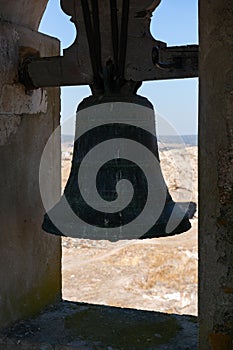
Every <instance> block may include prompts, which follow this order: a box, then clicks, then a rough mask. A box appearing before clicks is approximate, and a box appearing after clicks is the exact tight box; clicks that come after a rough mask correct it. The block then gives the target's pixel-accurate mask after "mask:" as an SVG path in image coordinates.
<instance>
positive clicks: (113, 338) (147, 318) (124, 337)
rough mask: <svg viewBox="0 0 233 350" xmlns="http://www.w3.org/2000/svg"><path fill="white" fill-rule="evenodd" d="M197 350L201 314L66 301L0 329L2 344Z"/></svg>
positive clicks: (59, 349) (34, 348)
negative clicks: (194, 314)
mask: <svg viewBox="0 0 233 350" xmlns="http://www.w3.org/2000/svg"><path fill="white" fill-rule="evenodd" d="M16 347H17V349H19V350H20V349H22V350H29V349H30V350H74V349H78V350H84V349H88V350H92V349H93V350H94V349H97V350H99V349H106V350H134V349H135V350H139V349H140V350H149V349H150V350H152V349H153V350H154V349H157V350H165V349H166V350H194V349H195V350H196V349H197V318H196V317H194V316H189V315H175V314H165V313H159V312H152V311H142V310H135V309H122V308H117V307H110V306H102V305H90V304H84V303H77V302H69V301H62V302H61V303H59V304H56V305H53V306H50V307H48V308H47V309H46V310H44V311H43V312H42V313H41V314H40V315H38V316H37V317H35V318H31V319H29V320H24V321H21V322H19V323H16V324H15V325H13V326H12V327H10V328H6V329H3V330H2V331H1V332H0V349H1V350H2V349H4V350H11V349H12V350H13V349H16Z"/></svg>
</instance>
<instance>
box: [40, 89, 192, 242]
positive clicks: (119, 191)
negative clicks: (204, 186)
mask: <svg viewBox="0 0 233 350" xmlns="http://www.w3.org/2000/svg"><path fill="white" fill-rule="evenodd" d="M191 207H192V210H194V211H195V205H194V204H193V203H192V206H191ZM189 216H190V203H175V202H174V201H173V200H172V198H171V196H170V194H169V192H168V189H167V186H166V184H165V181H164V179H163V176H162V172H161V167H160V162H159V155H158V145H157V139H156V134H155V117H154V111H153V107H152V105H151V103H150V102H149V101H148V100H147V99H146V98H144V97H141V96H138V95H130V96H125V97H124V96H122V95H121V96H118V95H113V96H105V97H102V98H99V97H95V96H90V97H88V98H86V99H84V100H83V101H82V102H81V104H80V105H79V107H78V111H77V118H76V134H75V142H74V152H73V160H72V167H71V172H70V176H69V179H68V181H67V184H66V187H65V190H64V193H63V195H62V197H61V199H60V201H59V202H58V203H57V204H56V205H55V206H54V207H53V208H52V209H51V210H49V211H48V212H47V213H46V214H45V216H44V222H43V225H42V228H43V230H45V231H46V232H48V233H52V234H56V235H61V236H70V237H77V238H88V239H107V240H110V241H117V240H120V239H138V238H140V239H144V238H154V237H165V236H171V235H174V234H179V233H182V232H185V231H187V230H189V229H190V228H191V224H190V222H189Z"/></svg>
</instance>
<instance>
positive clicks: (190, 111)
mask: <svg viewBox="0 0 233 350" xmlns="http://www.w3.org/2000/svg"><path fill="white" fill-rule="evenodd" d="M100 1H101V0H100ZM197 3H198V1H197V0H162V1H161V4H160V5H159V7H158V8H157V9H156V11H155V12H154V14H153V18H152V24H151V32H152V34H153V36H154V37H155V38H156V39H158V40H161V41H164V42H166V43H167V44H168V46H173V45H187V44H197V43H198V24H197V18H198V9H197ZM40 31H41V32H43V33H46V34H49V35H51V36H54V37H57V38H58V39H60V41H61V47H62V49H63V48H66V47H69V46H70V45H71V43H72V42H73V41H74V38H75V36H76V31H75V27H74V25H73V24H72V23H71V22H70V21H69V17H68V16H66V15H65V14H64V13H63V12H62V10H61V9H60V1H59V0H49V2H48V6H47V9H46V12H45V14H44V17H43V19H42V22H41V25H40ZM89 94H90V90H89V88H88V87H86V86H82V87H79V86H76V87H64V88H62V93H61V99H62V101H61V117H62V122H64V121H65V120H66V119H67V118H69V117H74V115H75V111H76V108H77V105H78V103H79V102H80V101H81V100H82V99H83V98H84V97H85V96H88V95H89ZM139 94H141V95H144V96H146V97H147V98H148V99H149V100H150V101H151V102H152V103H153V105H154V108H155V110H156V111H157V112H158V113H159V114H160V115H162V116H163V117H164V118H166V120H167V121H168V122H169V123H170V124H171V125H172V126H173V127H174V128H175V129H176V130H177V132H178V133H179V134H181V135H185V134H186V135H188V134H196V133H197V95H198V79H181V80H166V81H165V80H164V81H156V82H146V83H143V86H142V87H141V88H140V90H139ZM71 130H72V127H71V126H70V123H69V126H67V125H65V124H64V127H63V130H62V132H63V133H71Z"/></svg>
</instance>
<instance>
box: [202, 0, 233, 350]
mask: <svg viewBox="0 0 233 350" xmlns="http://www.w3.org/2000/svg"><path fill="white" fill-rule="evenodd" d="M199 13H200V16H199V20H200V66H199V73H200V101H199V103H200V114H199V193H200V195H199V322H200V343H201V347H200V349H201V350H209V349H214V350H215V349H221V350H225V349H226V350H231V349H232V348H233V343H232V341H233V263H232V262H233V231H232V228H233V214H232V213H233V186H232V183H233V175H232V174H233V117H232V116H233V65H232V62H233V7H232V2H231V1H222V0H213V1H211V2H209V1H205V0H200V1H199ZM213 334H215V336H214V337H213ZM210 338H211V339H212V341H211V342H210V341H209V339H210ZM228 338H231V341H228V340H227V339H228ZM213 339H214V340H213ZM217 339H220V344H221V346H220V347H218V345H217ZM224 339H226V342H225V345H224ZM211 343H212V344H211Z"/></svg>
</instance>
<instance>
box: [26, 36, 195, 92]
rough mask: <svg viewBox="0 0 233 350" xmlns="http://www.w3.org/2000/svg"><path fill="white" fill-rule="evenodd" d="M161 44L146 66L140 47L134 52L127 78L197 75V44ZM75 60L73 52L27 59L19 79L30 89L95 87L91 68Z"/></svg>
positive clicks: (158, 78)
mask: <svg viewBox="0 0 233 350" xmlns="http://www.w3.org/2000/svg"><path fill="white" fill-rule="evenodd" d="M158 43H160V42H158ZM162 44H163V45H158V46H155V47H154V48H153V49H152V52H151V58H150V59H149V58H148V57H147V59H145V61H144V63H145V64H143V60H142V59H141V57H140V60H139V59H137V56H138V54H139V53H138V52H137V50H140V48H138V49H136V50H135V52H133V53H132V52H131V54H130V55H128V57H127V61H126V67H125V79H126V80H132V81H146V80H164V79H183V78H193V77H197V76H198V45H189V46H174V47H167V46H165V45H166V44H165V45H164V43H162ZM135 55H136V56H135ZM140 56H142V53H141V52H140ZM75 57H77V55H75V54H74V53H73V54H72V55H71V54H66V52H65V55H64V56H57V57H45V58H38V57H34V58H33V57H31V58H27V59H26V60H25V61H24V63H23V65H22V67H21V70H20V80H21V82H22V83H23V84H24V85H25V86H26V87H27V88H28V89H35V88H40V87H54V86H72V85H91V84H93V75H92V70H91V68H90V65H89V64H86V65H85V64H84V62H80V61H79V60H77V59H75ZM131 57H134V59H131ZM142 57H143V56H142ZM87 61H89V59H87ZM134 61H135V63H134Z"/></svg>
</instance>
